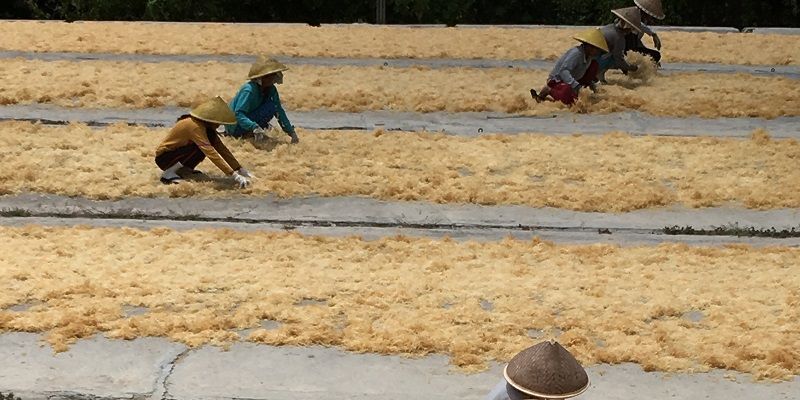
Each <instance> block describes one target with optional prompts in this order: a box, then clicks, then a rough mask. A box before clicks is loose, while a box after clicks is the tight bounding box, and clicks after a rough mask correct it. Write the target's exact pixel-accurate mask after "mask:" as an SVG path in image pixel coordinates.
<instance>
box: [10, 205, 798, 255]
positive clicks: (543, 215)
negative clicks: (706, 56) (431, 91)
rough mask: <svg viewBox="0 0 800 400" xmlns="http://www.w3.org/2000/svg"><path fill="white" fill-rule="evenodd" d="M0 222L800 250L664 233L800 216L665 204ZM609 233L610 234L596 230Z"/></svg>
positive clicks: (55, 216)
mask: <svg viewBox="0 0 800 400" xmlns="http://www.w3.org/2000/svg"><path fill="white" fill-rule="evenodd" d="M0 211H3V212H5V214H6V216H7V218H0V224H2V225H6V226H20V225H28V224H42V225H48V226H74V225H91V226H103V227H121V226H127V227H138V228H144V229H149V228H153V227H158V226H166V227H170V228H174V229H179V230H185V229H194V228H232V229H237V230H245V231H256V230H259V231H297V232H300V233H303V234H311V235H330V236H351V235H359V236H362V237H363V238H364V239H367V240H372V239H377V238H381V237H386V236H392V235H397V234H403V235H409V236H421V237H443V236H449V237H451V238H454V239H461V240H499V239H502V238H504V237H508V236H512V237H516V238H520V239H529V238H532V237H539V238H542V239H545V240H551V241H554V242H559V243H616V244H622V245H642V244H657V243H662V242H683V243H687V244H694V245H720V244H729V243H748V244H752V245H759V246H760V245H782V246H800V238H791V239H770V238H746V237H741V238H740V237H730V236H686V235H681V236H670V235H664V234H662V233H661V230H662V229H663V228H664V227H666V226H675V225H678V226H692V227H694V228H695V229H713V228H714V227H721V226H729V225H733V224H738V226H740V227H742V228H744V227H754V228H757V229H770V228H776V229H778V230H782V229H791V228H798V227H800V210H796V209H784V210H769V211H759V210H747V209H741V208H733V207H731V208H708V209H686V208H681V207H671V208H664V209H651V210H641V211H635V212H629V213H619V214H614V213H588V212H575V211H568V210H560V209H550V208H546V209H537V208H530V207H524V206H479V205H470V204H461V205H445V204H432V203H424V202H385V201H379V200H374V199H370V198H363V197H335V198H316V197H309V198H292V199H276V198H249V197H237V198H229V199H192V198H189V199H166V198H128V199H122V200H117V201H93V200H88V199H83V198H70V197H64V196H56V195H43V194H24V195H19V196H5V197H0ZM601 230H602V231H605V230H608V231H607V233H601Z"/></svg>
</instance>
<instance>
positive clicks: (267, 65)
mask: <svg viewBox="0 0 800 400" xmlns="http://www.w3.org/2000/svg"><path fill="white" fill-rule="evenodd" d="M288 69H289V67H287V66H285V65H283V64H282V63H280V62H279V61H278V60H275V59H272V58H269V57H265V56H260V57H258V60H256V62H255V63H254V64H253V66H252V67H250V73H249V74H247V77H248V78H249V79H256V78H261V77H262V76H267V75H269V74H274V73H276V72H281V71H286V70H288Z"/></svg>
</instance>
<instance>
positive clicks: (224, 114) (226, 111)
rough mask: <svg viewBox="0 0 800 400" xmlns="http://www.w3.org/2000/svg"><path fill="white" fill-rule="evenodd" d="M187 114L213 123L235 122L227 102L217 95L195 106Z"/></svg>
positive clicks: (225, 123)
mask: <svg viewBox="0 0 800 400" xmlns="http://www.w3.org/2000/svg"><path fill="white" fill-rule="evenodd" d="M189 115H191V116H193V117H195V118H197V119H199V120H203V121H206V122H211V123H213V124H221V125H233V124H235V123H236V115H235V114H234V113H233V111H231V108H230V107H228V103H226V102H225V100H222V97H219V96H217V97H215V98H213V99H211V100H209V101H206V102H205V103H203V104H200V105H199V106H197V107H195V108H194V109H193V110H192V111H191V112H190V113H189Z"/></svg>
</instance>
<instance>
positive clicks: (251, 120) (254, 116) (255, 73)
mask: <svg viewBox="0 0 800 400" xmlns="http://www.w3.org/2000/svg"><path fill="white" fill-rule="evenodd" d="M287 69H289V68H288V67H286V65H284V64H282V63H280V62H278V61H276V60H274V59H271V58H268V57H264V56H261V57H259V58H258V60H256V62H255V64H253V66H252V67H251V68H250V73H249V74H248V78H249V80H248V81H247V83H245V84H244V85H243V86H242V87H241V89H239V93H237V94H236V96H234V98H233V99H232V100H231V108H232V109H233V112H234V113H235V114H236V125H227V126H226V127H225V131H226V132H227V134H228V135H230V136H233V137H249V136H251V135H252V137H253V138H254V139H255V140H256V141H262V140H264V139H265V138H266V132H267V129H269V126H270V125H269V122H270V121H271V120H272V118H274V117H277V118H278V124H280V126H281V128H282V129H283V131H284V132H286V134H287V135H289V137H291V138H292V143H298V142H300V139H299V138H298V137H297V132H295V129H294V126H292V123H291V122H290V121H289V117H287V116H286V111H285V110H284V109H283V105H281V98H280V96H279V95H278V88H276V87H275V85H280V84H282V83H283V71H286V70H287Z"/></svg>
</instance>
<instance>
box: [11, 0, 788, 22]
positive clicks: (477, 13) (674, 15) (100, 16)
mask: <svg viewBox="0 0 800 400" xmlns="http://www.w3.org/2000/svg"><path fill="white" fill-rule="evenodd" d="M632 4H633V1H632V0H507V1H501V2H498V1H490V0H387V4H386V14H387V15H386V18H387V21H388V22H389V23H391V24H410V23H426V24H428V23H436V24H448V25H455V24H567V25H575V24H590V25H591V24H600V23H604V22H608V21H610V20H611V14H610V13H609V12H608V11H609V9H611V8H614V7H623V6H629V5H632ZM664 7H665V10H666V13H667V19H666V20H665V21H663V23H664V24H666V25H699V26H733V27H737V28H743V27H747V26H794V27H797V26H800V0H724V1H723V0H721V1H713V2H712V1H692V0H670V1H665V2H664ZM375 9H376V1H375V0H361V1H344V0H338V1H332V0H292V1H275V2H264V1H260V0H240V1H238V2H231V1H226V0H5V1H4V4H3V7H2V10H0V18H24V19H63V20H68V21H71V20H79V19H80V20H154V21H227V22H305V23H310V24H312V25H316V24H319V23H334V22H343V23H348V22H374V21H375Z"/></svg>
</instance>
